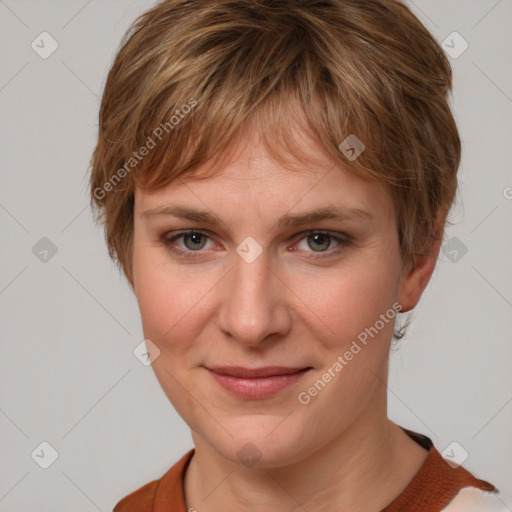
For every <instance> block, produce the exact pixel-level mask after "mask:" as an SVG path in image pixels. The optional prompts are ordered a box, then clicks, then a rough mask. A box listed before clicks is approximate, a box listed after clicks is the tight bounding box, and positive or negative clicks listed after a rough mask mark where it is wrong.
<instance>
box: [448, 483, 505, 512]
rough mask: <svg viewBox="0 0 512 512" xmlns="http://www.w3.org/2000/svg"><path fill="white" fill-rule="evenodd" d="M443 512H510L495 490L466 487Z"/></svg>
mask: <svg viewBox="0 0 512 512" xmlns="http://www.w3.org/2000/svg"><path fill="white" fill-rule="evenodd" d="M441 512H510V509H509V508H508V507H507V506H505V505H504V504H503V502H501V501H500V500H499V499H498V498H497V497H496V493H495V492H486V491H482V490H481V489H477V488H476V487H464V489H461V490H460V491H459V492H458V493H457V495H456V496H455V498H453V500H452V501H450V503H449V504H448V505H447V506H446V507H445V508H443V509H442V511H441Z"/></svg>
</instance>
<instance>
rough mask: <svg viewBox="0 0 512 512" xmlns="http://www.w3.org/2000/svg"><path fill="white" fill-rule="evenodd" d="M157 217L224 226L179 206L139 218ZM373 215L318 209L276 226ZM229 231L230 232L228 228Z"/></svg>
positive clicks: (348, 209) (281, 220)
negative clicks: (167, 216)
mask: <svg viewBox="0 0 512 512" xmlns="http://www.w3.org/2000/svg"><path fill="white" fill-rule="evenodd" d="M157 215H171V216H173V217H177V218H180V219H187V220H190V221H193V222H198V223H205V224H210V225H216V224H220V223H222V224H224V222H222V221H220V219H219V218H218V217H217V216H215V215H213V214H212V213H210V212H209V211H206V210H196V209H194V208H190V207H188V206H180V205H167V206H159V207H156V208H151V209H149V210H145V211H144V212H142V213H141V217H154V216H157ZM373 218H374V217H373V215H372V214H371V213H369V212H368V211H366V210H363V209H361V208H354V207H340V206H330V207H324V208H318V209H316V210H312V211H309V212H305V213H300V214H295V215H291V214H288V213H285V214H284V215H282V216H281V217H280V218H279V220H278V221H277V223H276V225H277V226H280V227H281V226H299V225H303V224H308V223H311V222H318V221H321V220H338V221H353V220H371V219H373ZM228 230H229V231H231V230H230V229H229V228H228Z"/></svg>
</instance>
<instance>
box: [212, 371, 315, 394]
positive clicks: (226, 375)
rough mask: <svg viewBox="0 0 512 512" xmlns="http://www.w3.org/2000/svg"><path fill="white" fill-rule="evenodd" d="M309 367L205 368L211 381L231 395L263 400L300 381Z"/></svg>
mask: <svg viewBox="0 0 512 512" xmlns="http://www.w3.org/2000/svg"><path fill="white" fill-rule="evenodd" d="M310 369H311V367H306V368H291V367H286V366H265V367H262V368H243V367H240V366H221V367H219V366H217V367H212V368H207V370H208V371H209V373H210V375H211V376H212V377H213V379H214V380H215V381H216V382H217V383H218V384H220V386H221V387H222V388H223V389H225V390H227V391H229V392H230V393H231V394H233V395H236V396H238V397H239V398H244V399H263V398H268V397H271V396H274V395H276V394H277V393H279V392H280V391H282V390H284V389H285V388H287V387H288V386H290V385H292V384H295V383H296V382H297V381H298V380H300V379H301V378H302V377H303V376H304V375H305V374H306V373H307V372H308V371H309V370H310Z"/></svg>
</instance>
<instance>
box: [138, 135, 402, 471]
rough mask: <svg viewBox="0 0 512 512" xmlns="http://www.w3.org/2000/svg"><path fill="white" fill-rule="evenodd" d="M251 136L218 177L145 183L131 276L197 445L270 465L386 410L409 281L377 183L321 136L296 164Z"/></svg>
mask: <svg viewBox="0 0 512 512" xmlns="http://www.w3.org/2000/svg"><path fill="white" fill-rule="evenodd" d="M246 142H247V144H246V145H245V146H243V147H242V146H241V147H242V149H241V150H240V151H239V152H238V154H237V155H236V157H235V158H233V159H232V160H231V161H230V162H229V163H227V164H226V165H224V166H223V168H222V169H221V170H220V171H219V172H218V173H217V174H216V175H214V176H212V177H209V178H207V179H204V180H198V179H190V180H188V181H181V180H175V181H174V182H172V183H170V184H169V185H167V186H166V187H164V188H161V189H159V190H156V191H145V190H141V189H137V190H136V194H135V208H134V246H133V249H134V251H133V254H134V258H133V275H134V283H133V284H134V291H135V294H136V297H137V300H138V303H139V307H140V311H141V316H142V322H143V329H144V335H145V337H146V338H148V339H150V340H151V342H152V343H153V344H154V345H155V346H156V347H158V350H159V355H158V357H157V358H156V359H155V360H154V361H153V368H154V371H155V373H156V376H157V378H158V380H159V382H160V384H161V386H162V388H163V389H164V391H165V393H166V394H167V396H168V398H169V400H170V401H171V402H172V403H173V405H174V406H175V408H176V410H177V411H178V413H179V414H180V415H181V416H182V417H183V418H184V420H185V421H186V423H187V424H188V425H189V426H190V428H191V429H192V432H193V436H194V439H195V441H198V442H199V441H200V442H203V443H206V444H207V445H208V446H209V447H210V448H211V449H213V450H214V451H215V452H216V453H218V454H221V455H222V456H223V457H225V458H226V459H228V460H231V461H233V462H237V463H240V461H241V460H242V458H241V457H243V456H244V450H245V451H247V450H248V451H249V452H250V451H251V450H252V451H254V453H253V454H252V455H254V456H256V457H258V458H260V464H262V465H267V466H268V467H273V466H279V465H285V464H289V463H293V462H294V461H298V460H300V459H303V458H305V457H307V456H309V455H311V454H313V453H314V452H315V451H317V450H321V449H322V448H324V447H325V446H327V445H328V444H329V443H335V442H336V440H337V439H338V438H340V436H343V435H344V433H346V432H348V431H349V430H350V429H353V428H354V427H355V426H356V425H358V424H361V423H362V422H363V423H368V422H370V423H371V422H376V421H381V420H382V418H385V414H386V411H385V408H386V407H385V386H382V385H381V384H380V383H379V381H378V378H381V379H385V373H386V368H387V366H386V364H387V357H388V351H389V345H390V341H391V337H392V333H393V328H394V318H395V315H396V311H397V303H400V300H401V299H402V298H404V297H405V296H406V295H407V294H406V291H407V290H404V287H406V286H408V285H407V281H406V280H404V279H402V273H401V269H402V267H401V259H400V252H399V243H398V235H397V229H396V221H395V211H394V207H393V203H392V200H391V198H390V196H389V195H388V193H387V191H386V190H385V189H384V188H382V186H381V185H379V184H377V183H375V182H370V181H365V180H363V179H361V178H359V177H356V176H355V175H354V174H352V173H350V172H349V171H348V170H346V169H343V168H341V167H340V166H339V164H337V165H336V166H335V164H334V162H332V161H331V160H329V158H328V157H326V156H324V155H322V153H321V152H320V150H318V149H316V147H315V146H314V144H313V142H306V140H304V144H309V147H310V149H311V154H315V155H316V161H315V164H314V165H313V164H308V165H307V166H306V165H305V164H303V163H302V164H301V163H300V162H296V163H295V166H293V168H291V167H288V166H287V167H283V166H281V165H280V164H279V163H277V162H276V161H275V160H273V159H272V158H271V157H270V156H269V155H268V154H267V152H266V151H265V149H264V147H263V145H261V144H260V143H259V141H258V139H257V138H254V139H251V138H249V139H247V141H246ZM198 212H203V213H202V214H200V213H198ZM315 212H316V213H315ZM205 213H206V214H208V215H204V214H205ZM210 217H211V218H210ZM404 294H405V295H404ZM399 307H400V306H398V308H399ZM156 353H157V352H155V354H156ZM276 367H278V368H276ZM251 370H261V371H262V373H258V372H251ZM247 443H252V445H248V444H247ZM253 445H254V446H253ZM196 446H197V445H196ZM249 455H251V453H249Z"/></svg>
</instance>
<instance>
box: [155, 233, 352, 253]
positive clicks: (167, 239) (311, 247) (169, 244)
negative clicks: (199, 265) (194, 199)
mask: <svg viewBox="0 0 512 512" xmlns="http://www.w3.org/2000/svg"><path fill="white" fill-rule="evenodd" d="M179 240H181V242H182V243H181V244H180V243H178V241H179ZM208 242H211V243H214V242H213V241H212V237H211V236H210V235H209V234H208V233H205V232H203V231H186V232H183V231H182V232H181V233H177V234H175V235H173V236H169V235H164V236H163V237H162V238H161V243H162V244H163V245H164V246H165V247H166V248H167V250H169V251H171V252H172V253H175V254H177V255H178V256H183V257H198V256H200V255H202V254H204V253H205V252H206V251H203V249H211V248H212V247H211V246H210V247H208ZM351 242H352V239H351V238H350V237H349V236H348V235H345V234H343V235H342V234H337V235H334V234H332V233H326V232H323V231H309V232H306V233H302V237H301V238H300V239H299V243H297V244H296V245H295V246H294V248H292V249H291V251H295V250H297V249H300V250H301V251H304V252H306V253H309V255H308V256H305V257H306V258H310V259H315V258H324V257H329V256H334V255H336V254H338V253H340V252H341V251H342V250H343V249H344V248H345V247H347V246H348V245H350V244H351ZM333 243H334V248H331V247H332V246H333ZM214 245H215V244H214ZM194 253H196V254H194ZM323 253H325V255H324V254H323Z"/></svg>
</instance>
